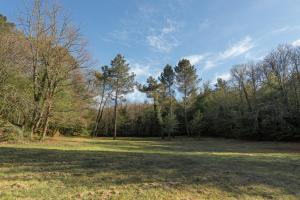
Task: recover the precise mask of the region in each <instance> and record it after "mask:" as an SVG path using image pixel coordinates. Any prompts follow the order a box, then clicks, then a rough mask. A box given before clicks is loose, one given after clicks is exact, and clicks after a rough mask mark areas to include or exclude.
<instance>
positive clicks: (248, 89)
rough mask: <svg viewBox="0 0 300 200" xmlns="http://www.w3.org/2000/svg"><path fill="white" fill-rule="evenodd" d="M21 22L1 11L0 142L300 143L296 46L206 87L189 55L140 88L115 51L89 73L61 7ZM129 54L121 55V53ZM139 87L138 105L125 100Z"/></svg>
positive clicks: (38, 9)
mask: <svg viewBox="0 0 300 200" xmlns="http://www.w3.org/2000/svg"><path fill="white" fill-rule="evenodd" d="M15 23H16V24H18V25H17V26H16V25H15V24H14V23H12V22H10V21H8V20H7V18H6V17H5V16H3V15H0V44H1V45H0V137H1V140H7V139H11V138H13V139H16V138H17V139H20V140H23V139H24V140H25V139H36V138H38V139H41V140H43V139H44V138H45V137H46V136H55V135H57V134H63V135H79V134H80V135H91V136H94V137H96V136H113V137H114V138H116V137H117V136H158V137H162V138H165V137H168V138H172V137H175V136H179V135H186V136H210V137H226V138H242V139H255V140H299V139H300V71H299V70H300V48H299V47H295V46H292V45H288V44H283V45H279V46H278V47H277V48H275V49H273V50H271V51H270V52H269V54H268V55H266V56H265V57H264V59H262V60H260V61H258V62H248V61H246V64H237V65H235V66H233V67H232V70H231V79H230V80H228V81H225V80H222V79H218V80H217V83H216V84H211V83H210V82H203V81H202V80H201V77H198V75H197V74H198V73H197V69H199V68H201V66H193V65H191V63H190V61H189V60H187V59H182V60H180V61H178V64H177V65H176V66H171V65H169V64H166V65H165V66H161V67H162V68H163V69H162V72H161V75H160V76H159V77H149V78H148V79H147V81H146V82H145V83H137V82H136V81H135V75H134V74H133V73H131V71H130V65H129V64H128V62H127V61H126V59H125V57H124V56H122V55H121V54H118V55H116V57H115V58H112V61H111V63H110V65H107V66H103V67H93V66H92V65H93V64H92V63H93V62H91V60H92V58H90V56H89V55H88V53H87V51H86V43H85V40H84V38H82V36H81V34H80V29H79V28H78V27H76V26H74V25H73V24H72V22H71V21H70V20H69V19H68V18H67V17H65V16H64V15H63V12H62V10H61V8H60V7H58V6H52V7H47V6H44V5H43V4H42V3H41V2H40V1H38V0H37V1H35V4H34V7H33V8H31V9H29V10H27V12H26V13H25V14H24V15H23V16H21V18H20V21H18V22H15ZM123 53H124V54H126V52H123ZM135 89H136V90H139V91H140V92H143V93H145V94H146V95H147V98H148V100H147V101H145V102H144V103H130V102H127V101H126V95H127V94H128V93H131V92H133V91H134V90H135Z"/></svg>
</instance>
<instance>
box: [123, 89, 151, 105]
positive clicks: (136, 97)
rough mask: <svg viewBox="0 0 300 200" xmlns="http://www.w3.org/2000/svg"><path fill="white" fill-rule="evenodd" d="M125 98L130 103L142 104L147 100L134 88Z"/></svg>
mask: <svg viewBox="0 0 300 200" xmlns="http://www.w3.org/2000/svg"><path fill="white" fill-rule="evenodd" d="M125 98H126V100H127V101H128V102H130V103H143V102H144V101H145V100H146V99H147V96H146V95H145V94H144V93H142V92H140V91H139V90H138V89H137V88H135V89H134V91H133V92H132V93H129V94H127V95H126V97H125Z"/></svg>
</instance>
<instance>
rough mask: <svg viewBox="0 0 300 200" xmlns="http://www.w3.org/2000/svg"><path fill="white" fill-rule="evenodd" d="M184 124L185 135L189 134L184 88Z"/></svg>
mask: <svg viewBox="0 0 300 200" xmlns="http://www.w3.org/2000/svg"><path fill="white" fill-rule="evenodd" d="M183 104H184V126H185V134H186V135H187V136H191V135H190V132H189V127H188V120H187V92H186V88H185V90H184V101H183Z"/></svg>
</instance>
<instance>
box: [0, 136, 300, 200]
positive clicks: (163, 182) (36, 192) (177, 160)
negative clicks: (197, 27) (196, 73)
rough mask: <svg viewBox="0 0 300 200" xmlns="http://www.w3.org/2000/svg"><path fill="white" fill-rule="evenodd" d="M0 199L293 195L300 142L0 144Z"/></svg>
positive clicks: (299, 179)
mask: <svg viewBox="0 0 300 200" xmlns="http://www.w3.org/2000/svg"><path fill="white" fill-rule="evenodd" d="M0 199H55V200H56V199H172V200H173V199H174V200H175V199H182V200H192V199H300V144H299V143H273V142H245V141H238V140H224V139H196V140H195V139H191V138H176V139H173V140H171V141H162V140H160V139H158V138H157V139H154V138H146V139H137V138H121V139H118V140H116V141H113V140H111V139H110V138H104V139H103V138H101V139H89V138H79V137H76V138H66V137H58V138H53V139H48V140H47V141H46V142H44V143H32V144H2V145H1V144H0Z"/></svg>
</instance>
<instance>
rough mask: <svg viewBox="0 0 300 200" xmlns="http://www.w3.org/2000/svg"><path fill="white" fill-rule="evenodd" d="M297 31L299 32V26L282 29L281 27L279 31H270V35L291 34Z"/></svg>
mask: <svg viewBox="0 0 300 200" xmlns="http://www.w3.org/2000/svg"><path fill="white" fill-rule="evenodd" d="M297 30H300V26H299V25H295V26H284V27H281V28H279V29H276V30H274V31H272V32H271V33H284V32H291V31H297Z"/></svg>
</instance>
